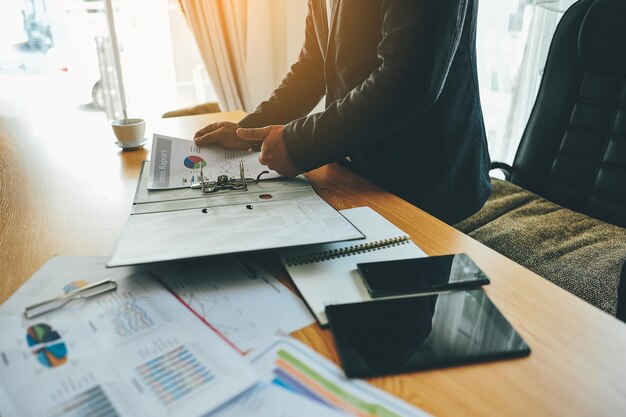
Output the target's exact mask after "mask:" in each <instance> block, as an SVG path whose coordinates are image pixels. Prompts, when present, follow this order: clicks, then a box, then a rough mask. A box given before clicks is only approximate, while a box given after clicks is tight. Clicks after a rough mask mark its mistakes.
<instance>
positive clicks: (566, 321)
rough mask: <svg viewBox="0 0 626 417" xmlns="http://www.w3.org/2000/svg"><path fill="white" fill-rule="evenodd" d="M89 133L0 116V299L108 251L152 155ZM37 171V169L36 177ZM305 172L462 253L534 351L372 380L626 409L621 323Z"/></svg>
mask: <svg viewBox="0 0 626 417" xmlns="http://www.w3.org/2000/svg"><path fill="white" fill-rule="evenodd" d="M241 115H242V113H237V112H234V113H223V114H221V115H202V116H190V117H181V118H175V119H167V120H161V121H158V123H153V124H149V125H148V127H149V133H150V135H151V133H152V131H153V130H157V131H158V132H159V133H162V134H167V135H178V136H181V137H191V136H192V135H193V133H194V132H195V131H196V130H197V129H199V128H200V127H202V126H204V125H206V124H207V123H209V122H211V121H215V120H218V119H230V120H235V121H236V120H238V119H239V118H240V117H241ZM151 128H154V129H151ZM89 129H90V134H89V136H88V137H82V138H81V136H80V135H81V133H78V132H71V131H70V132H67V131H63V132H55V131H54V130H53V131H52V132H49V131H48V132H46V133H45V134H43V133H41V132H40V133H39V134H38V133H37V132H36V129H33V127H31V126H30V125H29V124H28V123H24V122H23V121H20V120H19V119H6V118H4V119H3V118H0V189H1V193H0V218H1V226H0V271H1V272H0V274H1V275H0V277H1V278H0V302H2V301H4V300H5V299H6V298H7V297H8V296H9V295H11V294H12V293H13V292H14V291H15V290H16V289H17V288H18V286H19V285H20V284H21V283H22V282H24V281H25V280H26V279H27V278H28V277H29V276H30V275H31V274H33V273H34V272H35V271H36V270H37V269H38V268H39V267H40V266H41V265H42V264H43V263H44V262H45V261H46V260H47V259H48V258H49V257H50V256H52V255H55V254H62V255H83V254H90V255H109V254H110V251H111V249H112V247H113V245H114V243H115V241H116V239H117V235H118V233H119V232H120V230H121V228H122V225H123V224H124V222H125V221H126V219H127V216H128V214H129V211H130V206H131V202H132V197H133V194H134V190H135V185H136V180H137V176H138V172H139V166H140V162H141V161H142V160H144V159H149V153H148V151H147V150H140V151H134V152H121V151H120V150H119V149H118V148H116V147H115V146H113V141H114V139H113V135H112V133H111V131H110V128H109V127H108V125H106V124H105V123H104V121H103V123H102V125H100V126H90V128H89ZM80 140H82V141H83V142H82V143H84V144H79V145H78V146H77V145H76V144H77V143H81V142H80ZM77 141H78V142H77ZM87 141H88V143H85V142H87ZM34 171H36V172H41V173H42V174H43V175H44V176H42V180H41V181H39V179H38V178H37V177H36V176H35V175H33V172H34ZM309 178H310V179H311V181H312V182H313V184H314V186H315V189H316V190H317V192H318V193H319V194H320V195H321V196H322V197H323V198H325V199H326V200H327V201H328V202H329V203H330V204H332V205H333V206H334V207H335V208H337V209H343V208H348V207H357V206H363V205H368V206H370V207H372V208H373V209H374V210H376V211H378V212H379V213H381V214H382V215H384V216H385V217H386V218H387V219H389V220H390V221H392V222H393V223H394V224H396V225H397V226H398V227H400V228H401V229H403V230H404V231H406V232H407V233H409V234H410V235H411V237H412V238H413V240H414V241H415V243H417V244H418V245H419V246H420V247H422V249H424V250H425V251H426V252H427V253H428V254H430V255H437V254H446V253H453V252H467V253H469V254H470V255H471V256H472V257H473V258H474V259H475V260H476V261H477V262H478V264H480V266H481V267H482V268H483V269H484V270H485V271H486V272H487V274H488V275H489V276H490V277H491V278H492V284H491V285H489V286H488V287H487V289H486V290H487V292H488V294H489V296H490V297H491V299H492V300H493V301H494V303H495V304H496V305H497V306H498V307H499V308H500V310H501V311H502V312H503V313H504V315H505V316H506V317H507V318H508V319H509V320H510V322H511V323H512V324H513V326H515V328H516V329H517V330H518V331H519V332H520V333H521V334H522V336H523V337H524V338H525V340H526V341H527V342H528V343H529V344H530V346H531V348H532V354H531V356H530V357H528V358H523V359H516V360H507V361H500V362H493V363H487V364H479V365H470V366H460V367H455V368H448V369H441V370H433V371H426V372H418V373H413V374H407V375H402V376H395V377H386V378H375V379H372V380H371V382H372V383H373V384H375V385H377V386H379V387H382V388H383V389H385V390H387V391H389V392H391V393H393V394H395V395H397V396H399V397H402V398H404V399H405V400H407V401H408V402H410V403H413V404H415V405H416V406H418V407H421V408H423V409H424V410H426V411H428V412H430V413H432V414H434V415H456V416H470V415H473V416H504V415H507V416H518V415H519V416H522V415H524V416H528V415H531V416H540V415H580V416H599V415H603V416H606V415H615V416H618V415H619V416H623V415H625V414H626V325H624V324H623V323H621V322H619V321H617V320H616V319H614V318H612V317H609V316H608V315H606V314H604V313H602V312H601V311H600V310H597V309H595V308H594V307H591V306H590V305H588V304H586V303H585V302H583V301H581V300H579V299H578V298H576V297H574V296H573V295H570V294H569V293H567V292H565V291H563V290H561V289H559V288H558V287H556V286H554V285H553V284H551V283H549V282H548V281H545V280H544V279H542V278H540V277H538V276H536V275H535V274H533V273H531V272H529V271H527V270H526V269H524V268H522V267H521V266H519V265H517V264H515V263H514V262H512V261H510V260H508V259H506V258H504V257H503V256H501V255H499V254H497V253H496V252H494V251H492V250H490V249H489V248H487V247H485V246H483V245H482V244H480V243H478V242H476V241H474V240H472V239H471V238H469V237H467V236H465V235H463V234H461V233H459V232H457V231H456V230H454V229H453V228H451V227H449V226H447V225H445V224H444V223H442V222H440V221H438V220H436V219H434V218H433V217H431V216H429V215H428V214H426V213H424V212H422V211H421V210H419V209H417V208H415V207H413V206H411V205H410V204H408V203H407V202H405V201H403V200H401V199H400V198H398V197H395V196H394V195H391V194H389V193H387V192H385V191H383V190H381V189H379V188H377V187H375V186H373V185H372V184H371V183H369V182H367V181H365V180H363V179H361V178H359V177H357V176H355V175H353V174H351V173H350V172H348V171H346V170H345V169H343V168H342V167H340V166H337V165H330V166H326V167H323V168H320V169H317V170H315V171H313V172H311V173H310V174H309ZM283 278H284V277H283ZM294 336H295V337H297V338H298V339H300V340H302V341H304V342H305V343H307V344H309V345H311V346H313V347H314V348H315V349H317V350H318V351H319V352H321V353H322V354H324V355H326V356H327V357H329V358H331V359H332V360H335V361H336V360H337V357H336V353H335V350H334V347H333V341H332V338H331V336H330V334H329V333H328V332H327V331H322V330H321V329H320V328H319V327H318V326H316V325H313V326H310V327H308V328H306V329H303V330H301V331H299V332H297V333H295V334H294Z"/></svg>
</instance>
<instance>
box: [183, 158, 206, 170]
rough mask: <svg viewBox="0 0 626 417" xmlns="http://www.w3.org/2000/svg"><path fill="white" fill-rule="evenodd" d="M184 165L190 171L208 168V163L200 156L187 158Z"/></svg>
mask: <svg viewBox="0 0 626 417" xmlns="http://www.w3.org/2000/svg"><path fill="white" fill-rule="evenodd" d="M184 164H185V167H187V168H189V169H200V168H204V167H205V166H206V161H205V160H204V159H202V158H200V157H199V156H195V155H189V156H188V157H187V158H185V161H184Z"/></svg>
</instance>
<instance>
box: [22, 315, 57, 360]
mask: <svg viewBox="0 0 626 417" xmlns="http://www.w3.org/2000/svg"><path fill="white" fill-rule="evenodd" d="M26 341H27V343H28V346H29V347H30V348H31V351H32V353H33V355H35V356H36V357H37V360H38V361H39V363H41V364H42V365H43V366H45V367H46V368H56V367H57V366H60V365H63V364H64V363H65V362H67V346H65V343H63V341H62V340H61V336H60V335H59V333H57V332H56V331H55V330H54V329H52V327H50V326H49V325H47V324H45V323H39V324H35V325H33V326H30V327H29V328H28V330H27V331H26Z"/></svg>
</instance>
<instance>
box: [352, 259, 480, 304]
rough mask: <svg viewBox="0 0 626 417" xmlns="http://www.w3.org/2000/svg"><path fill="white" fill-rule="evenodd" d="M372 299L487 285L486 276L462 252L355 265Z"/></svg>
mask: <svg viewBox="0 0 626 417" xmlns="http://www.w3.org/2000/svg"><path fill="white" fill-rule="evenodd" d="M357 267H358V269H359V272H360V273H361V276H362V278H363V283H364V284H365V287H366V288H367V291H368V292H369V293H370V295H371V296H372V297H373V298H377V297H389V296H394V295H404V294H419V293H428V292H437V291H450V290H453V289H469V288H476V287H479V286H481V285H487V284H489V278H487V275H485V273H484V272H483V271H482V270H481V269H480V268H479V267H478V265H476V263H474V261H473V260H472V258H470V257H469V256H467V255H466V254H464V253H458V254H455V255H444V256H429V257H426V258H415V259H400V260H396V261H385V262H368V263H361V264H357Z"/></svg>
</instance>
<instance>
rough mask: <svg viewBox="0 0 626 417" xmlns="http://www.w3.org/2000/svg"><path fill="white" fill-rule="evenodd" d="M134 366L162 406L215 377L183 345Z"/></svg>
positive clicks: (182, 396)
mask: <svg viewBox="0 0 626 417" xmlns="http://www.w3.org/2000/svg"><path fill="white" fill-rule="evenodd" d="M135 369H136V371H137V374H138V375H139V376H140V378H141V379H142V380H143V381H144V382H145V383H146V384H147V385H148V387H149V388H150V390H151V391H152V393H153V394H154V395H155V396H156V397H158V399H159V401H161V403H163V405H166V406H167V405H170V404H172V403H173V402H175V401H178V400H181V399H183V398H184V397H186V396H187V395H189V394H191V393H192V392H193V391H196V390H197V389H199V388H200V387H202V386H204V385H206V384H208V383H209V382H211V381H212V380H213V379H215V375H214V374H213V373H212V372H211V371H210V370H209V369H208V368H207V367H206V366H205V365H204V364H203V363H202V362H201V361H200V360H199V359H198V358H197V357H196V356H195V355H194V354H193V353H192V352H191V351H190V350H189V349H188V348H187V347H185V346H179V347H177V348H176V349H174V350H172V351H169V352H167V353H165V354H163V355H161V356H158V357H156V358H154V359H151V360H149V361H148V362H146V363H142V364H141V365H139V366H138V367H137V368H135Z"/></svg>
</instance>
